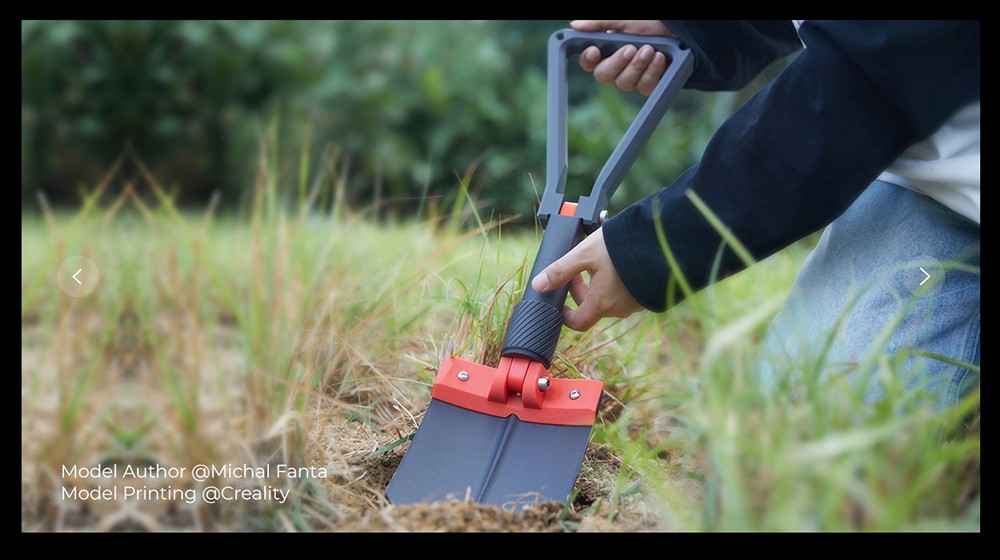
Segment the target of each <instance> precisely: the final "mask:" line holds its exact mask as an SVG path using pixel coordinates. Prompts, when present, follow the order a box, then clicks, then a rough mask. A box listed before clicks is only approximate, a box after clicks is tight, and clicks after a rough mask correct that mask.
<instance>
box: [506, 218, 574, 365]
mask: <svg viewBox="0 0 1000 560" xmlns="http://www.w3.org/2000/svg"><path fill="white" fill-rule="evenodd" d="M581 239H583V221H582V220H581V219H580V218H577V217H575V216H565V215H562V214H556V215H555V216H551V217H550V218H549V225H548V227H546V228H545V234H544V235H542V243H541V245H540V246H539V248H538V256H537V257H535V264H534V266H532V267H531V276H530V277H529V283H528V286H527V287H526V288H525V289H524V296H523V297H522V298H521V301H520V302H518V303H517V305H515V306H514V312H513V313H512V314H511V316H510V321H509V322H508V323H507V334H506V336H505V337H504V341H503V346H502V348H501V350H500V355H501V356H503V357H505V358H506V357H510V358H527V359H529V360H532V361H536V362H541V363H543V364H545V367H546V368H548V367H549V365H550V364H551V362H552V356H553V355H554V354H555V351H556V343H557V342H559V332H560V331H561V330H562V324H563V315H562V308H563V304H564V303H565V301H566V295H567V293H568V292H569V284H566V285H565V286H563V287H561V288H559V289H557V290H553V291H551V292H538V291H535V289H534V288H532V287H531V283H530V278H534V277H535V276H536V275H538V273H540V272H541V271H542V270H544V269H545V267H547V266H549V265H550V264H552V263H554V262H555V261H556V260H558V259H559V258H560V257H562V256H563V255H565V254H566V253H568V252H569V251H570V249H572V248H573V247H575V246H576V244H577V243H579V242H580V240H581Z"/></svg>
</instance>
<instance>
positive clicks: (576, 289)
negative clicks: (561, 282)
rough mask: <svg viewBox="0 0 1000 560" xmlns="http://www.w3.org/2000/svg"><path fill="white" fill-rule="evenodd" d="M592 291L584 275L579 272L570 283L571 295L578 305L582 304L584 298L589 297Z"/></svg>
mask: <svg viewBox="0 0 1000 560" xmlns="http://www.w3.org/2000/svg"><path fill="white" fill-rule="evenodd" d="M588 293H590V286H588V285H587V283H586V282H584V281H583V275H582V274H577V275H576V276H574V277H573V280H571V281H570V283H569V295H570V296H572V297H573V301H574V302H576V304H577V305H581V304H582V303H583V300H585V299H587V294H588Z"/></svg>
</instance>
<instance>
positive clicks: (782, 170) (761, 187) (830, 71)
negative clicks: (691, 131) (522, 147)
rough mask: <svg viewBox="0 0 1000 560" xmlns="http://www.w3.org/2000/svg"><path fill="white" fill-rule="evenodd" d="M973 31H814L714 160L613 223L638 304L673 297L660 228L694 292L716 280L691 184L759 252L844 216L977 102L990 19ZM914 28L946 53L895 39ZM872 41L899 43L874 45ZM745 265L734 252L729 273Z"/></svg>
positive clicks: (738, 118)
mask: <svg viewBox="0 0 1000 560" xmlns="http://www.w3.org/2000/svg"><path fill="white" fill-rule="evenodd" d="M916 24H919V22H917V23H916ZM916 24H915V25H916ZM961 27H962V26H956V25H951V26H948V25H943V24H942V25H941V26H938V27H933V28H928V29H924V28H921V29H909V28H907V27H906V26H905V25H902V26H897V27H895V28H893V29H884V30H880V29H864V30H863V33H861V34H858V33H857V32H856V30H853V29H852V28H851V27H850V26H849V25H848V24H822V25H815V26H803V31H804V35H803V37H804V38H805V39H806V44H807V45H809V47H808V48H807V49H806V50H805V51H804V52H803V53H802V54H801V55H800V56H799V57H797V58H796V59H795V60H794V61H793V62H792V63H791V64H790V65H789V67H788V68H787V69H786V70H785V71H784V72H783V73H782V74H781V75H780V76H779V77H778V78H777V79H776V80H774V81H773V82H772V83H771V84H770V85H769V86H768V87H766V88H765V89H764V90H762V91H761V92H760V93H759V94H758V95H756V96H754V98H753V99H751V100H750V101H749V102H747V103H746V104H745V105H744V106H743V107H741V108H740V109H739V110H738V111H737V112H736V113H735V114H734V115H733V116H732V117H730V119H728V120H727V121H726V123H725V124H724V125H723V126H722V127H721V128H720V129H719V131H718V132H717V133H716V134H715V136H714V137H713V139H712V141H711V142H710V143H709V145H708V147H707V148H706V150H705V153H704V156H703V158H702V161H701V162H700V163H699V164H698V165H696V166H694V167H692V168H691V169H689V170H688V171H686V172H685V173H684V174H683V175H682V176H681V177H679V178H678V179H677V180H676V181H675V182H674V183H673V184H672V185H671V186H669V187H667V188H665V189H662V190H661V191H659V192H657V193H655V194H653V195H651V196H649V197H647V198H645V199H643V200H641V201H639V202H638V203H636V204H634V205H632V206H630V207H629V208H627V209H625V210H624V211H623V212H621V213H620V214H618V215H617V216H615V217H614V218H612V219H611V220H609V221H608V222H607V223H606V224H605V226H604V237H605V241H606V243H607V246H608V251H609V253H610V256H611V260H612V262H613V263H614V266H615V269H616V270H617V271H618V274H619V276H621V278H622V281H623V282H624V284H625V286H626V288H627V289H628V291H629V292H630V293H631V294H632V296H633V297H634V298H635V299H636V301H638V302H639V303H640V304H642V305H643V307H646V308H648V309H652V310H657V311H659V310H663V309H664V308H665V307H666V305H667V301H668V299H667V297H666V287H667V285H668V283H669V279H670V277H671V275H672V271H671V270H670V269H669V267H668V265H667V261H666V259H665V257H664V253H663V251H662V249H661V246H660V243H659V241H658V237H657V231H656V228H657V223H659V226H660V227H662V231H663V233H664V235H665V238H666V240H667V243H668V244H669V247H670V249H671V251H672V253H673V254H674V256H675V257H676V259H677V263H678V265H679V267H680V269H681V271H683V273H684V276H685V278H686V279H687V280H688V282H689V283H690V284H691V285H692V287H693V288H694V289H699V288H701V287H704V286H705V285H707V283H708V282H709V280H710V279H711V278H710V275H711V272H712V269H713V263H714V260H715V258H716V255H717V253H718V251H719V247H720V245H721V243H722V239H721V237H720V235H719V234H718V233H717V232H716V231H715V229H714V228H713V227H712V226H711V225H710V224H709V223H708V221H707V220H706V219H705V218H704V217H703V216H702V214H701V213H700V212H699V211H698V210H697V209H696V208H695V207H694V205H693V204H692V203H691V202H690V200H689V199H688V198H687V196H686V193H687V191H688V190H692V191H694V192H695V193H697V195H698V196H699V197H700V198H701V199H702V200H703V201H704V202H705V203H706V204H707V205H708V207H709V208H711V209H712V211H713V212H714V213H715V214H716V215H717V216H718V217H719V218H720V219H721V220H722V222H723V223H725V224H726V225H727V227H728V228H729V229H730V230H731V231H732V232H733V233H734V235H735V236H736V237H737V238H738V239H739V240H740V241H741V242H742V243H743V244H744V245H745V246H746V247H747V248H748V249H749V250H750V252H751V253H752V254H753V255H754V257H755V258H757V259H761V258H764V257H766V256H768V255H770V254H772V253H774V252H775V251H777V250H779V249H781V248H782V247H785V246H787V245H788V244H790V243H792V242H794V241H795V240H797V239H799V238H801V237H803V236H805V235H807V234H809V233H811V232H813V231H816V230H817V229H819V228H822V227H823V226H825V225H827V224H829V223H830V222H831V221H832V220H833V219H835V218H836V217H837V216H839V215H840V214H841V213H842V212H843V211H844V210H845V209H846V208H847V207H848V206H849V205H850V204H851V202H853V201H854V199H855V198H857V196H858V195H860V193H861V192H862V191H863V190H864V189H865V188H866V187H867V186H868V184H869V183H870V182H871V181H872V180H873V179H874V178H875V177H876V176H877V175H878V173H880V172H881V171H882V170H883V169H884V168H885V167H886V166H887V165H888V164H889V163H891V162H892V161H893V160H894V159H895V158H896V157H897V156H898V155H899V154H900V153H902V151H903V150H905V149H906V148H907V147H908V146H910V145H911V144H913V143H915V142H916V141H918V140H921V139H922V138H924V137H926V136H927V135H929V134H930V133H932V132H933V131H934V130H936V128H938V127H939V126H940V125H941V124H942V123H943V122H944V121H945V120H946V119H947V118H948V117H949V116H950V115H951V114H952V113H954V112H955V111H957V110H958V109H959V108H961V107H962V106H963V105H965V104H966V103H968V102H970V101H972V100H974V99H976V98H978V97H979V39H978V24H976V26H975V38H974V39H968V40H967V39H963V38H961V37H960V36H956V30H957V29H958V28H961ZM880 31H885V32H887V33H890V34H895V35H896V36H894V37H879V35H878V34H879V32H880ZM967 31H969V32H970V33H971V31H972V30H971V29H968V30H967ZM913 33H918V34H920V35H921V36H923V37H924V38H925V39H926V40H927V41H929V44H931V45H936V46H937V49H938V50H937V51H936V52H935V53H934V56H930V57H924V56H923V54H920V55H918V54H916V53H920V52H921V51H920V50H919V49H916V48H914V45H905V44H904V45H903V47H902V48H897V47H898V45H899V44H900V42H901V41H903V42H905V41H907V40H909V41H911V42H914V41H917V39H916V38H915V37H912V36H910V35H907V34H913ZM873 36H874V37H875V38H876V39H881V40H884V41H888V42H889V44H891V45H892V46H893V47H892V48H891V49H888V50H887V49H886V48H884V47H881V46H879V45H878V44H874V43H872V39H871V38H872V37H873ZM906 47H908V48H906ZM882 55H885V56H882ZM918 56H919V57H920V58H921V60H920V61H921V62H923V63H924V64H922V65H918V64H916V62H917V60H914V58H915V57H918ZM973 65H974V68H972V66H973ZM742 267H743V265H742V262H741V261H740V260H739V259H738V258H737V256H736V255H735V254H734V253H733V252H732V251H731V250H729V249H726V250H725V251H724V252H723V255H722V261H721V268H720V270H719V272H720V276H722V277H724V276H726V275H728V274H731V273H733V272H736V271H738V270H740V269H741V268H742ZM679 299H681V296H680V294H676V295H675V297H674V301H679Z"/></svg>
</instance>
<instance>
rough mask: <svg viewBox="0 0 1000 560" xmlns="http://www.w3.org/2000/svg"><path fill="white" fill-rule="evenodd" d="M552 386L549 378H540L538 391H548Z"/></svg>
mask: <svg viewBox="0 0 1000 560" xmlns="http://www.w3.org/2000/svg"><path fill="white" fill-rule="evenodd" d="M550 384H551V383H550V382H549V378H548V377H539V378H538V390H539V391H548V390H549V385H550Z"/></svg>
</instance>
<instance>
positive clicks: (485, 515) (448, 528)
mask: <svg viewBox="0 0 1000 560" xmlns="http://www.w3.org/2000/svg"><path fill="white" fill-rule="evenodd" d="M418 420H419V419H418ZM307 423H308V425H309V426H310V429H309V431H308V433H309V438H308V441H307V443H306V445H307V449H308V453H309V456H308V458H307V461H308V462H309V463H310V464H315V465H337V467H336V468H335V469H331V470H336V471H337V472H338V473H341V474H339V475H338V476H335V477H331V478H330V479H328V480H326V481H324V482H323V488H324V491H325V498H326V499H327V500H328V501H329V502H330V503H331V504H333V505H334V506H336V509H337V511H338V513H339V515H338V516H336V519H335V520H331V522H330V524H329V526H328V527H327V528H328V529H331V530H336V531H419V532H440V531H444V532H494V531H499V532H524V531H531V532H558V531H655V530H663V529H664V527H663V526H662V525H661V524H660V523H659V522H658V520H657V519H656V518H655V517H654V515H653V514H652V513H651V509H650V508H649V507H648V504H646V503H645V502H644V498H643V497H642V496H641V495H640V496H634V497H630V498H631V499H623V500H622V503H621V504H619V506H618V509H617V511H615V512H614V515H613V516H610V515H608V513H609V512H611V511H612V509H613V508H612V507H611V506H610V505H609V504H610V503H611V499H612V495H613V492H614V488H615V480H616V478H617V476H618V470H619V469H620V468H621V460H620V459H619V458H618V457H615V456H614V455H613V454H611V453H610V452H609V451H608V450H607V449H606V448H604V447H601V446H596V445H591V446H590V447H589V448H588V450H587V454H586V457H585V460H584V463H583V466H582V467H581V470H580V476H579V478H578V480H577V490H578V492H577V496H576V499H575V501H574V502H573V504H572V505H571V507H569V508H566V507H565V506H564V504H562V503H555V502H548V503H539V504H533V505H531V506H529V507H527V508H525V509H524V510H523V511H519V512H517V513H514V512H511V511H507V510H505V509H503V508H500V507H495V506H487V505H482V504H476V503H471V502H464V503H463V502H439V503H433V504H416V505H404V506H393V505H391V504H389V503H388V502H387V501H386V498H385V494H384V490H385V487H386V486H387V485H388V483H389V480H390V479H391V478H392V475H393V473H394V472H395V470H396V468H397V467H398V466H399V463H400V461H401V459H402V456H403V454H404V453H405V451H406V448H407V445H408V444H402V445H399V446H398V447H395V448H393V449H392V450H389V451H387V452H385V453H382V454H380V455H378V456H375V457H371V456H370V455H371V453H372V452H373V451H375V450H377V449H380V448H381V447H383V446H385V445H388V444H390V443H392V442H394V441H397V440H399V439H400V438H401V437H403V436H406V435H408V434H409V433H411V432H412V421H411V420H409V419H407V420H406V421H405V422H404V421H400V422H398V424H396V425H392V426H389V427H387V428H385V429H383V430H381V433H379V432H376V431H375V430H374V429H372V428H370V427H367V426H365V425H363V424H361V423H360V422H354V421H350V420H348V419H347V418H346V416H345V414H344V413H343V412H342V411H340V410H337V409H336V408H334V407H323V406H317V407H316V408H315V409H314V410H313V412H312V413H311V414H310V418H309V419H308V421H307ZM351 477H353V478H351ZM601 504H603V513H602V512H601V511H600V510H601ZM595 506H597V507H595ZM595 510H596V511H595Z"/></svg>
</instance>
